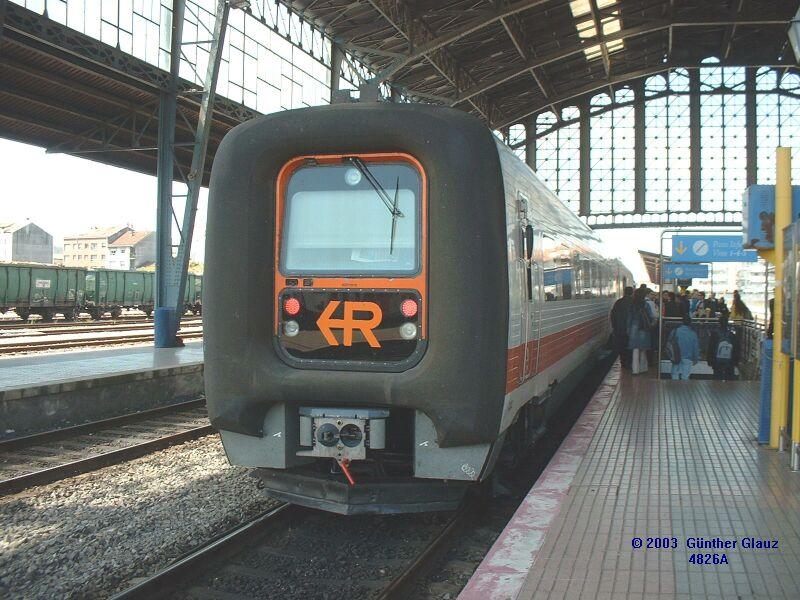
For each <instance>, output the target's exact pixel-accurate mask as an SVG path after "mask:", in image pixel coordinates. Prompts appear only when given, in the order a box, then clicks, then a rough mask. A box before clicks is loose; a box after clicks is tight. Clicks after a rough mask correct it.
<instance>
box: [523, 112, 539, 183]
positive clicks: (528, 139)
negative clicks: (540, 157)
mask: <svg viewBox="0 0 800 600" xmlns="http://www.w3.org/2000/svg"><path fill="white" fill-rule="evenodd" d="M525 162H526V163H527V165H528V166H529V167H530V168H531V169H532V170H534V171H535V170H536V117H535V116H533V117H530V118H529V119H528V120H527V121H525Z"/></svg>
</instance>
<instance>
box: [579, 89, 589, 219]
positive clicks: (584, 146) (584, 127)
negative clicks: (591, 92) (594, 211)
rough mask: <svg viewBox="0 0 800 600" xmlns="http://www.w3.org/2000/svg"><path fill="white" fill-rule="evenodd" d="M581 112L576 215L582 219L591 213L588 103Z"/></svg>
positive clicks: (585, 103) (582, 105)
mask: <svg viewBox="0 0 800 600" xmlns="http://www.w3.org/2000/svg"><path fill="white" fill-rule="evenodd" d="M580 111H581V119H580V120H581V143H580V173H581V179H580V186H581V189H580V205H579V209H578V214H579V215H580V216H582V217H585V216H588V215H589V214H590V213H591V198H592V193H591V188H592V177H591V169H592V165H591V162H592V154H591V152H592V132H591V119H590V118H589V103H588V102H583V103H581V106H580Z"/></svg>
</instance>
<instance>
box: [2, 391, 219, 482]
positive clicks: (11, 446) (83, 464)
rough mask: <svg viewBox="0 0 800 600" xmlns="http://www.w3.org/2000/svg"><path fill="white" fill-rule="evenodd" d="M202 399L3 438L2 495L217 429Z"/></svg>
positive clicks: (103, 465) (70, 475) (119, 461)
mask: <svg viewBox="0 0 800 600" xmlns="http://www.w3.org/2000/svg"><path fill="white" fill-rule="evenodd" d="M213 431H214V429H213V428H212V427H211V426H210V425H209V424H208V419H207V417H206V412H205V400H204V399H197V400H191V401H188V402H182V403H180V404H174V405H171V406H166V407H160V408H155V409H151V410H146V411H142V412H139V413H133V414H128V415H123V416H120V417H113V418H110V419H104V420H101V421H95V422H92V423H86V424H83V425H76V426H74V427H67V428H64V429H57V430H53V431H47V432H44V433H37V434H33V435H29V436H25V437H20V438H14V439H10V440H4V441H0V495H5V494H12V493H16V492H19V491H22V490H24V489H26V488H29V487H33V486H37V485H44V484H47V483H52V482H54V481H58V480H60V479H64V478H67V477H72V476H74V475H78V474H80V473H87V472H89V471H93V470H96V469H100V468H102V467H106V466H109V465H113V464H117V463H121V462H125V461H128V460H132V459H134V458H138V457H140V456H144V455H145V454H149V453H151V452H155V451H157V450H161V449H163V448H167V447H169V446H172V445H175V444H180V443H183V442H186V441H189V440H193V439H197V438H199V437H202V436H205V435H209V434H211V433H213Z"/></svg>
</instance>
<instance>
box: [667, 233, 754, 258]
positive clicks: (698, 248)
mask: <svg viewBox="0 0 800 600" xmlns="http://www.w3.org/2000/svg"><path fill="white" fill-rule="evenodd" d="M757 260H758V253H757V252H756V251H755V250H745V249H744V248H742V238H741V236H738V235H676V236H674V237H673V238H672V262H756V261H757Z"/></svg>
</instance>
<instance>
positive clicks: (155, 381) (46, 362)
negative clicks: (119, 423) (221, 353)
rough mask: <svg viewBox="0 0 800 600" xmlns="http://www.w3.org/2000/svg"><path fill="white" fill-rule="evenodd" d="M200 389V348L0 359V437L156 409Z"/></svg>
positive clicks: (193, 344) (190, 345)
mask: <svg viewBox="0 0 800 600" xmlns="http://www.w3.org/2000/svg"><path fill="white" fill-rule="evenodd" d="M202 392H203V343H202V341H194V342H187V343H186V346H184V347H183V348H154V347H152V346H128V347H122V348H112V349H105V350H79V351H72V352H58V353H50V354H38V355H32V356H21V357H7V358H0V439H4V438H8V437H16V436H18V435H27V434H29V433H35V432H37V431H43V430H46V429H52V428H55V427H59V426H63V425H67V424H69V425H73V424H78V423H82V422H85V421H91V420H96V419H102V418H108V417H113V416H117V415H119V414H124V413H125V412H132V411H136V410H143V409H146V408H154V407H156V406H162V405H164V404H168V403H170V402H173V401H179V400H181V399H185V398H187V397H189V396H197V395H198V394H201V393H202Z"/></svg>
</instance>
